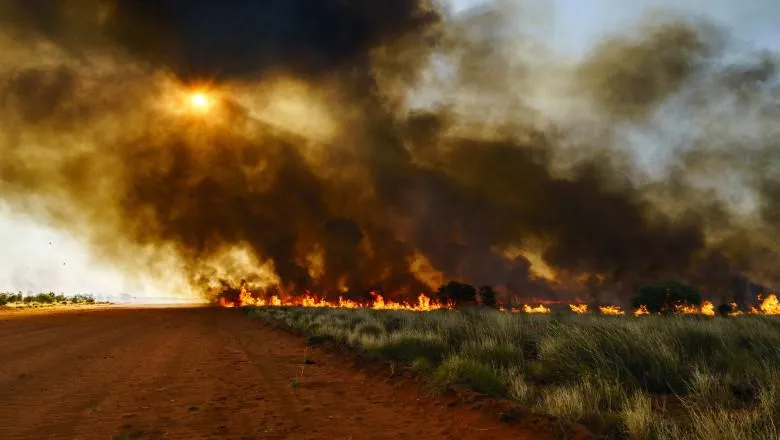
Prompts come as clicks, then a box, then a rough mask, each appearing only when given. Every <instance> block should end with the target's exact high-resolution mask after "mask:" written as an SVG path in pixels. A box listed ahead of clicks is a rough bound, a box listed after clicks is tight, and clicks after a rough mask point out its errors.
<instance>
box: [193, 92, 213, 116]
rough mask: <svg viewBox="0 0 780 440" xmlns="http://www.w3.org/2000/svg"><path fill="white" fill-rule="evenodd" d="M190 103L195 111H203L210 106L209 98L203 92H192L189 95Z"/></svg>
mask: <svg viewBox="0 0 780 440" xmlns="http://www.w3.org/2000/svg"><path fill="white" fill-rule="evenodd" d="M190 105H191V106H192V108H193V109H195V110H197V111H200V112H205V111H208V109H209V107H211V100H210V99H209V97H208V96H207V95H206V94H205V93H203V92H194V93H192V94H191V95H190Z"/></svg>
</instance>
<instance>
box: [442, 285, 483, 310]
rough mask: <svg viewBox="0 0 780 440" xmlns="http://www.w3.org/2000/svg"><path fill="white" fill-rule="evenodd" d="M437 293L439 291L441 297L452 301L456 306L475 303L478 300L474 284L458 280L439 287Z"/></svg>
mask: <svg viewBox="0 0 780 440" xmlns="http://www.w3.org/2000/svg"><path fill="white" fill-rule="evenodd" d="M436 293H438V295H439V298H441V299H442V300H443V301H450V302H452V303H454V304H455V305H456V306H462V305H467V304H474V303H476V302H477V290H476V289H474V286H471V285H469V284H462V283H458V282H456V281H450V282H449V283H447V284H445V285H443V286H441V287H439V289H438V290H437V291H436Z"/></svg>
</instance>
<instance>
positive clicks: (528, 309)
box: [523, 304, 551, 314]
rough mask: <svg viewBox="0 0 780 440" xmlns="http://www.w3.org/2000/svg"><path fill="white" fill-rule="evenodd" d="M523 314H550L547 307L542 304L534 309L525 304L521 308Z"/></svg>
mask: <svg viewBox="0 0 780 440" xmlns="http://www.w3.org/2000/svg"><path fill="white" fill-rule="evenodd" d="M523 312H525V313H532V314H535V313H542V314H543V313H550V312H551V310H550V308H549V307H545V305H544V304H539V305H538V306H536V307H531V306H529V305H528V304H526V305H524V306H523Z"/></svg>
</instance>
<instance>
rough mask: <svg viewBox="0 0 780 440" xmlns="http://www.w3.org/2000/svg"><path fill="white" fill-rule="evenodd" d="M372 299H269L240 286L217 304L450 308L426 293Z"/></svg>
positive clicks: (241, 305)
mask: <svg viewBox="0 0 780 440" xmlns="http://www.w3.org/2000/svg"><path fill="white" fill-rule="evenodd" d="M371 296H372V298H373V300H372V301H371V302H368V303H360V302H357V301H353V300H350V299H344V298H343V297H339V299H338V300H337V301H331V300H327V299H324V298H318V297H316V296H314V295H311V294H306V295H304V296H300V297H289V298H284V299H283V298H281V297H279V296H276V295H274V296H271V297H270V298H269V299H267V300H266V299H263V298H255V297H254V296H253V295H252V293H251V292H250V291H248V290H247V289H246V288H244V287H242V288H241V291H240V293H239V295H238V300H237V301H235V302H232V301H229V300H227V299H225V298H220V299H219V302H218V303H219V305H220V306H222V307H228V308H232V307H244V306H254V307H264V306H274V307H280V306H292V307H319V308H342V309H358V308H361V309H362V308H367V309H375V310H411V311H432V310H439V309H444V308H450V305H449V304H442V303H441V302H439V301H436V300H433V299H431V298H429V297H428V296H426V295H422V294H421V295H420V296H418V297H417V303H412V304H410V303H406V302H394V301H390V300H385V299H384V297H383V296H382V295H380V294H378V293H372V294H371Z"/></svg>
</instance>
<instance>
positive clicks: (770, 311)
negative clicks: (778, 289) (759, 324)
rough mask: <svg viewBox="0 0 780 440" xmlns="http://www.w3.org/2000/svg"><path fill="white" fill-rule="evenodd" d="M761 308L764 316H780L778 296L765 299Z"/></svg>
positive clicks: (773, 295)
mask: <svg viewBox="0 0 780 440" xmlns="http://www.w3.org/2000/svg"><path fill="white" fill-rule="evenodd" d="M759 308H760V309H761V313H763V314H764V315H780V301H778V299H777V295H775V294H771V295H769V296H767V297H766V298H764V299H763V301H762V302H761V305H760V306H759Z"/></svg>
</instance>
